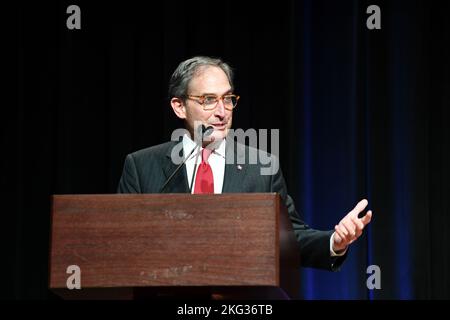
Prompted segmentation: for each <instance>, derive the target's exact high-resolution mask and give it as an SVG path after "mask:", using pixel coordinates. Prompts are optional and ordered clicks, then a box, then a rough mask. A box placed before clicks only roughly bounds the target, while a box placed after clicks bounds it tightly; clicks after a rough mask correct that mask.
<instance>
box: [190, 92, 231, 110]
mask: <svg viewBox="0 0 450 320" xmlns="http://www.w3.org/2000/svg"><path fill="white" fill-rule="evenodd" d="M207 96H211V97H212V96H214V97H215V98H216V102H215V103H216V104H215V105H214V108H211V109H206V110H205V106H204V104H205V101H204V99H205V98H206V97H207ZM226 96H234V97H235V98H236V104H235V105H234V106H233V107H232V108H231V109H228V108H227V107H226V104H225V102H224V101H223V99H224V97H226ZM184 97H185V98H186V99H190V100H194V101H196V102H198V103H199V104H200V105H201V106H202V107H203V110H205V111H212V110H215V109H216V108H217V104H218V103H219V100H222V103H223V106H224V108H225V109H227V110H230V111H231V110H233V109H234V108H236V106H237V103H238V101H239V98H240V96H238V95H236V94H234V93H226V94H224V95H221V96H216V95H213V94H204V95H201V96H194V95H190V94H187V95H185V96H184ZM198 99H202V100H203V101H200V100H198Z"/></svg>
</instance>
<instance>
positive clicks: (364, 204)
mask: <svg viewBox="0 0 450 320" xmlns="http://www.w3.org/2000/svg"><path fill="white" fill-rule="evenodd" d="M367 204H368V202H367V200H366V199H362V200H361V201H360V202H358V204H357V205H356V206H355V208H353V210H352V211H350V212H351V213H352V214H353V215H355V216H356V217H357V216H358V214H359V213H360V212H361V211H363V210H364V209H365V208H366V207H367Z"/></svg>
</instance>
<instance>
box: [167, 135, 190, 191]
mask: <svg viewBox="0 0 450 320" xmlns="http://www.w3.org/2000/svg"><path fill="white" fill-rule="evenodd" d="M178 144H181V145H178ZM177 145H178V147H180V148H181V153H183V148H182V142H174V143H173V144H172V145H171V146H170V148H169V149H168V151H167V153H166V159H165V160H166V161H165V165H163V171H164V175H165V177H166V180H167V179H168V178H169V177H170V175H171V174H172V173H173V172H174V171H175V170H176V169H177V167H178V165H176V164H174V163H173V162H172V158H171V153H172V150H173V148H175V146H177ZM188 192H189V186H188V180H187V174H186V166H185V165H183V167H182V168H180V169H179V170H178V172H177V173H176V174H175V176H174V177H173V178H172V181H170V182H169V184H168V185H167V187H166V189H165V190H164V191H163V193H188Z"/></svg>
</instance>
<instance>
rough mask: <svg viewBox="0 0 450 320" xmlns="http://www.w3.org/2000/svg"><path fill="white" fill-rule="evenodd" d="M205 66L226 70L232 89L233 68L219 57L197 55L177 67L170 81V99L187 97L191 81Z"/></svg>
mask: <svg viewBox="0 0 450 320" xmlns="http://www.w3.org/2000/svg"><path fill="white" fill-rule="evenodd" d="M204 66H214V67H219V68H220V69H222V70H223V72H225V74H226V75H227V77H228V81H229V82H230V86H231V90H233V89H234V85H233V70H232V69H231V67H230V66H229V65H228V64H227V63H225V62H224V61H222V60H221V59H219V58H212V57H205V56H197V57H193V58H190V59H188V60H185V61H183V62H181V63H180V64H179V65H178V67H177V68H176V69H175V71H174V73H173V74H172V77H171V78H170V82H169V99H171V98H173V97H178V98H183V99H184V98H186V96H187V94H188V92H187V90H188V86H189V82H190V81H191V80H192V78H193V77H194V76H195V75H196V74H197V72H199V71H201V70H200V68H201V67H204Z"/></svg>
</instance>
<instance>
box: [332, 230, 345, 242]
mask: <svg viewBox="0 0 450 320" xmlns="http://www.w3.org/2000/svg"><path fill="white" fill-rule="evenodd" d="M334 231H336V234H337V235H338V236H339V240H340V241H339V242H338V243H340V242H341V241H342V240H344V239H345V234H344V233H343V232H342V230H341V228H339V226H335V227H334Z"/></svg>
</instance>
